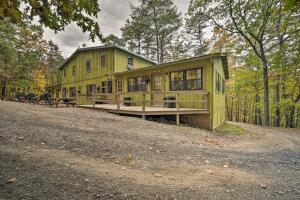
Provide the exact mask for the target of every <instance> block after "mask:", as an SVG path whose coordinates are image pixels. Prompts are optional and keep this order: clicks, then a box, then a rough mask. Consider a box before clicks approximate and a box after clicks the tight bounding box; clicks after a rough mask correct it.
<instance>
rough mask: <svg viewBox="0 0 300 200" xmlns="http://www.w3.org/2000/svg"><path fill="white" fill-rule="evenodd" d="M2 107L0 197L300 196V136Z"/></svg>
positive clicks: (88, 112)
mask: <svg viewBox="0 0 300 200" xmlns="http://www.w3.org/2000/svg"><path fill="white" fill-rule="evenodd" d="M237 125H239V126H242V127H243V128H244V129H246V130H248V131H250V133H249V134H247V135H244V136H236V135H224V134H219V133H216V132H209V131H205V130H200V129H195V128H190V127H184V126H175V125H168V124H161V123H156V122H151V121H146V120H142V119H139V118H135V117H126V116H118V115H114V114H109V113H104V112H99V111H92V110H85V109H79V108H49V107H46V106H37V105H28V104H21V103H13V102H4V101H0V199H1V200H2V199H51V200H54V199H80V200H83V199H178V200H181V199H300V130H299V129H279V128H262V127H258V126H254V125H251V124H237Z"/></svg>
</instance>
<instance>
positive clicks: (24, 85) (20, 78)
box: [0, 19, 64, 97]
mask: <svg viewBox="0 0 300 200" xmlns="http://www.w3.org/2000/svg"><path fill="white" fill-rule="evenodd" d="M0 35H1V38H0V80H1V88H2V94H1V96H2V97H6V96H7V95H8V94H9V93H10V91H7V89H8V88H10V89H15V90H22V91H25V92H28V91H31V92H42V90H43V87H44V86H45V79H46V78H47V77H46V75H47V74H49V73H50V72H54V71H57V72H58V66H59V65H60V64H61V63H62V62H63V60H64V59H63V57H62V56H61V53H60V51H59V49H58V47H57V46H56V45H55V44H54V43H53V42H51V41H50V42H47V41H45V40H44V39H43V30H42V27H41V26H40V25H35V24H31V23H30V21H29V20H23V21H22V22H20V23H12V22H11V21H10V20H8V19H5V20H1V21H0Z"/></svg>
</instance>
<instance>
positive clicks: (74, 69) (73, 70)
mask: <svg viewBox="0 0 300 200" xmlns="http://www.w3.org/2000/svg"><path fill="white" fill-rule="evenodd" d="M75 72H76V67H75V65H74V66H73V68H72V75H73V76H75Z"/></svg>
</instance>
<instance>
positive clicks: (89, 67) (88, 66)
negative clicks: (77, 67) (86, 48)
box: [85, 60, 92, 73]
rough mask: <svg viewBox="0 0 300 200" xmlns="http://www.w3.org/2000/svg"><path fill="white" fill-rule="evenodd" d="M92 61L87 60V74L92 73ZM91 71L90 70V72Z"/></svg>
mask: <svg viewBox="0 0 300 200" xmlns="http://www.w3.org/2000/svg"><path fill="white" fill-rule="evenodd" d="M88 63H89V65H88ZM91 65H92V64H91V61H90V60H87V61H85V72H86V73H91ZM88 69H89V70H88Z"/></svg>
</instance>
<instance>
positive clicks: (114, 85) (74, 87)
mask: <svg viewBox="0 0 300 200" xmlns="http://www.w3.org/2000/svg"><path fill="white" fill-rule="evenodd" d="M228 78H229V73H228V66H227V56H226V54H222V53H217V54H208V55H203V56H199V57H194V58H189V59H184V60H178V61H174V62H169V63H164V64H156V63H155V62H154V61H152V60H150V59H147V58H144V57H142V56H140V55H138V54H135V53H133V52H130V51H128V50H126V49H124V48H121V47H118V46H97V47H88V48H79V49H77V50H76V51H75V52H74V53H73V54H72V55H71V56H70V57H69V58H68V59H67V60H66V61H65V63H64V64H63V65H62V66H61V67H60V70H59V73H58V74H52V76H51V78H50V80H49V81H48V83H47V91H48V92H49V93H51V94H52V97H53V98H56V99H70V100H73V101H75V102H76V104H77V105H78V106H80V107H86V108H93V109H99V110H104V111H107V112H113V113H123V114H129V115H140V116H142V117H143V118H145V117H146V116H150V115H174V116H176V121H177V123H178V124H179V123H186V124H189V125H191V126H194V127H200V128H205V129H209V130H213V129H215V128H216V127H218V126H219V125H220V124H222V123H223V122H224V121H225V119H226V103H225V80H226V79H228Z"/></svg>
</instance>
